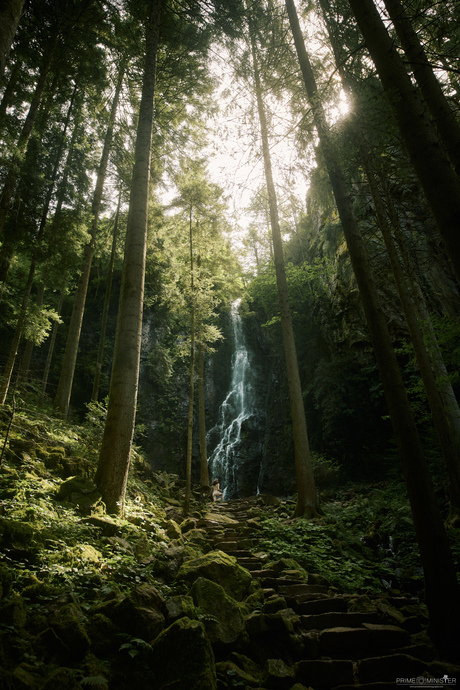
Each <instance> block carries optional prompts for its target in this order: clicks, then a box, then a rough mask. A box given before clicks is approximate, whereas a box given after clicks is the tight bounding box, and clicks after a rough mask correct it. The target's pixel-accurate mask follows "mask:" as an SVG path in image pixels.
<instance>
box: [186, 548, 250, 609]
mask: <svg viewBox="0 0 460 690" xmlns="http://www.w3.org/2000/svg"><path fill="white" fill-rule="evenodd" d="M199 577H205V578H206V579H208V580H211V581H212V582H216V583H217V584H219V585H220V586H221V587H223V588H224V589H225V591H226V592H227V594H228V595H229V596H231V597H232V598H233V599H236V600H237V601H242V600H243V599H244V598H245V597H246V596H247V595H248V594H249V588H250V585H251V582H252V577H251V574H250V573H249V572H248V571H247V570H246V569H245V568H242V567H241V566H240V565H239V564H238V562H237V560H236V558H235V557H234V556H230V555H229V554H226V553H224V552H223V551H210V552H209V553H207V554H205V555H204V556H200V557H198V558H193V559H191V560H190V561H186V562H185V563H183V564H182V565H181V567H180V568H179V572H178V573H177V576H176V580H178V581H183V582H185V583H187V584H189V585H192V584H193V583H194V582H195V580H197V579H198V578H199Z"/></svg>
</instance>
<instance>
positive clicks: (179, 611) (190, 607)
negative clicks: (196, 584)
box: [165, 594, 198, 623]
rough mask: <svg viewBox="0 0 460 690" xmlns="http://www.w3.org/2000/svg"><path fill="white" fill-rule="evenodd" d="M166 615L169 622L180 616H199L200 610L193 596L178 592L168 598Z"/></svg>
mask: <svg viewBox="0 0 460 690" xmlns="http://www.w3.org/2000/svg"><path fill="white" fill-rule="evenodd" d="M165 606H166V615H167V619H168V621H169V623H174V621H176V620H177V619H178V618H192V619H194V618H197V617H198V612H197V610H196V609H195V604H194V603H193V599H192V597H191V596H189V595H187V594H177V595H176V596H174V597H170V598H169V599H166V602H165Z"/></svg>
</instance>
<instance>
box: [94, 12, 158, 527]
mask: <svg viewBox="0 0 460 690" xmlns="http://www.w3.org/2000/svg"><path fill="white" fill-rule="evenodd" d="M161 6H162V2H161V0H156V1H155V2H154V3H152V11H151V15H150V17H149V20H148V22H147V32H146V33H147V36H146V58H145V69H144V78H143V85H142V98H141V104H140V109H139V121H138V127H137V138H136V149H135V163H134V170H133V177H132V182H131V196H130V204H129V213H128V226H127V230H126V244H125V263H124V269H123V281H122V288H121V295H120V306H119V310H118V322H117V335H116V340H115V349H114V360H113V367H112V377H111V382H110V393H109V404H108V409H107V419H106V423H105V428H104V435H103V439H102V446H101V451H100V455H99V463H98V468H97V472H96V483H97V485H98V487H99V489H100V490H101V492H102V497H103V500H104V501H105V503H106V507H107V511H108V512H109V513H118V514H122V513H123V512H124V503H125V492H126V483H127V480H128V472H129V463H130V453H131V444H132V439H133V433H134V422H135V416H136V402H137V389H138V378H139V359H140V350H141V332H142V308H143V297H144V276H145V256H146V245H147V213H148V198H149V181H150V151H151V146H152V130H153V114H154V94H155V77H156V57H157V49H158V31H159V23H160V13H161Z"/></svg>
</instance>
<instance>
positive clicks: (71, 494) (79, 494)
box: [56, 477, 102, 512]
mask: <svg viewBox="0 0 460 690" xmlns="http://www.w3.org/2000/svg"><path fill="white" fill-rule="evenodd" d="M56 499H57V500H58V501H69V502H70V503H73V504H74V505H77V506H78V507H79V508H80V510H83V512H91V509H93V508H94V507H95V506H97V505H98V504H99V503H100V502H101V499H102V494H101V492H100V491H99V489H98V488H97V486H96V484H95V483H94V482H93V481H92V480H91V479H88V478H87V477H70V478H69V479H66V481H64V482H62V484H61V486H60V488H59V490H58V492H57V493H56Z"/></svg>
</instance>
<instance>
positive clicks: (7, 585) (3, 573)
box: [0, 563, 13, 599]
mask: <svg viewBox="0 0 460 690" xmlns="http://www.w3.org/2000/svg"><path fill="white" fill-rule="evenodd" d="M12 582H13V575H12V574H11V571H10V570H9V568H7V567H6V565H3V564H2V563H0V599H2V598H3V597H7V596H8V595H9V593H10V591H11V585H12Z"/></svg>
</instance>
